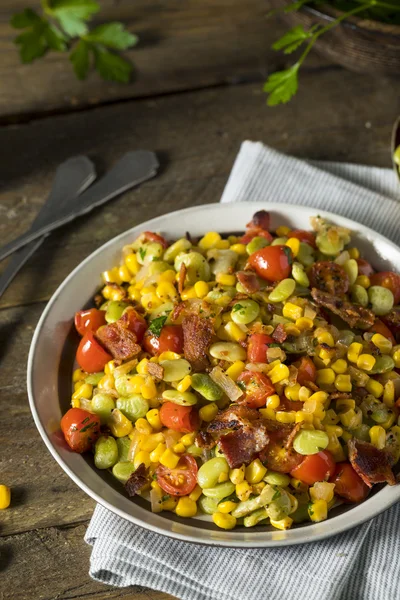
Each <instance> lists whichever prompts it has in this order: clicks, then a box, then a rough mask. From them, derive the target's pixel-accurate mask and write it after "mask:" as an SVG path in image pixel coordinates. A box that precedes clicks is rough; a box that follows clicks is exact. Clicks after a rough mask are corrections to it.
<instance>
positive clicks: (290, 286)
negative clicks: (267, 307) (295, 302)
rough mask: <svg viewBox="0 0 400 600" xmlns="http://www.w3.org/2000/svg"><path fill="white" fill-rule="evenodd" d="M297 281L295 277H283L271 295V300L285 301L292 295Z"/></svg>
mask: <svg viewBox="0 0 400 600" xmlns="http://www.w3.org/2000/svg"><path fill="white" fill-rule="evenodd" d="M295 287H296V282H295V280H294V279H282V281H280V282H279V283H278V285H277V286H276V287H275V288H274V289H273V290H272V292H271V293H270V295H269V298H268V299H269V300H270V301H271V302H284V300H287V299H288V298H289V296H291V295H292V294H293V292H294V290H295Z"/></svg>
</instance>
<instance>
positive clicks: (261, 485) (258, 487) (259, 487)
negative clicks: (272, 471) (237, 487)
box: [251, 481, 266, 496]
mask: <svg viewBox="0 0 400 600" xmlns="http://www.w3.org/2000/svg"><path fill="white" fill-rule="evenodd" d="M265 486H266V483H265V481H260V482H259V483H255V484H254V485H252V486H251V491H252V493H253V494H255V495H256V496H258V495H259V494H261V492H262V491H263V489H264V488H265Z"/></svg>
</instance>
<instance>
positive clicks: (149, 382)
mask: <svg viewBox="0 0 400 600" xmlns="http://www.w3.org/2000/svg"><path fill="white" fill-rule="evenodd" d="M140 393H141V394H142V396H143V398H145V399H146V400H150V399H151V398H154V397H155V396H157V388H156V384H155V383H154V381H153V379H152V378H151V377H150V376H148V377H146V379H145V383H144V384H143V385H142V387H141V388H140Z"/></svg>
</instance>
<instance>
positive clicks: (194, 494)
mask: <svg viewBox="0 0 400 600" xmlns="http://www.w3.org/2000/svg"><path fill="white" fill-rule="evenodd" d="M202 493H203V490H202V489H201V487H200V486H199V485H198V484H197V485H196V487H195V488H194V490H193V492H190V494H189V498H190V499H191V500H194V501H195V502H197V500H198V499H199V498H200V496H201V495H202Z"/></svg>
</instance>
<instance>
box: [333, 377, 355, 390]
mask: <svg viewBox="0 0 400 600" xmlns="http://www.w3.org/2000/svg"><path fill="white" fill-rule="evenodd" d="M335 388H336V389H337V390H338V391H339V392H351V390H352V389H353V386H352V384H351V379H350V375H336V378H335Z"/></svg>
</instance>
